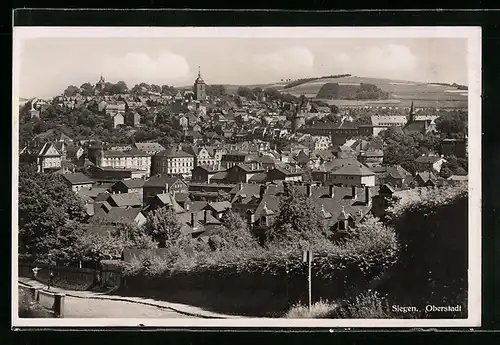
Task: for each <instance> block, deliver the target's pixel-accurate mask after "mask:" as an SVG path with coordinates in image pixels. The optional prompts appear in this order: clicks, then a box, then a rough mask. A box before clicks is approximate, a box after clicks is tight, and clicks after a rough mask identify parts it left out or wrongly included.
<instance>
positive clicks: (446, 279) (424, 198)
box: [379, 183, 469, 317]
mask: <svg viewBox="0 0 500 345" xmlns="http://www.w3.org/2000/svg"><path fill="white" fill-rule="evenodd" d="M388 213H389V224H390V226H392V227H394V228H395V229H396V232H397V235H398V239H399V241H400V243H401V253H400V259H399V261H398V263H397V264H396V265H395V266H394V267H392V268H391V270H390V271H388V276H387V278H386V279H385V280H384V281H383V282H382V283H381V285H380V287H379V290H380V291H381V292H383V293H386V294H387V295H388V296H390V298H391V303H393V304H399V305H415V306H420V307H421V308H423V307H424V306H425V305H428V304H434V305H450V306H454V305H457V304H461V305H466V295H467V286H468V282H467V270H468V255H469V254H468V231H469V229H468V223H469V222H468V214H469V212H468V187H467V184H466V183H463V184H458V185H455V186H446V187H441V188H418V189H413V190H409V191H408V192H406V193H401V195H400V196H399V197H398V199H397V200H395V201H394V202H393V205H392V206H391V207H390V208H389V210H388ZM443 248H446V255H443ZM396 287H397V288H396ZM426 317H429V315H427V316H426ZM447 317H448V316H447Z"/></svg>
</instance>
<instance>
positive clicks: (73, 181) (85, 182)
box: [62, 173, 94, 192]
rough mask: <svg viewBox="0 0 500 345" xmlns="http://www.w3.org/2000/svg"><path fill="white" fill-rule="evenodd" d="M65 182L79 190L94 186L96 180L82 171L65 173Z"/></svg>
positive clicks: (73, 189)
mask: <svg viewBox="0 0 500 345" xmlns="http://www.w3.org/2000/svg"><path fill="white" fill-rule="evenodd" d="M62 176H63V179H64V182H65V183H66V184H67V185H68V186H69V187H71V190H72V191H73V192H78V191H80V190H81V189H84V188H92V185H93V184H94V181H92V180H91V179H90V178H88V177H87V176H86V175H84V174H82V173H73V174H63V175H62Z"/></svg>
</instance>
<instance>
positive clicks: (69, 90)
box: [64, 85, 80, 97]
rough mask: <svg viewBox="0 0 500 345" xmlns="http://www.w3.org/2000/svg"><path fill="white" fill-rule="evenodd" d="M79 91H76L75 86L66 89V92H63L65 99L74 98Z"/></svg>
mask: <svg viewBox="0 0 500 345" xmlns="http://www.w3.org/2000/svg"><path fill="white" fill-rule="evenodd" d="M79 91H80V90H79V89H78V87H76V86H75V85H70V86H68V87H67V88H66V90H64V95H65V96H66V97H72V96H76V94H77V93H78V92H79Z"/></svg>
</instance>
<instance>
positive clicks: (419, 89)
mask: <svg viewBox="0 0 500 345" xmlns="http://www.w3.org/2000/svg"><path fill="white" fill-rule="evenodd" d="M328 83H338V84H339V85H340V86H344V87H345V88H349V86H359V85H360V84H361V83H365V84H373V85H376V86H378V87H379V88H380V89H381V90H382V91H384V92H387V93H389V98H388V99H387V100H377V101H361V100H345V99H344V100H326V99H322V100H325V101H327V102H328V103H329V104H335V105H338V106H358V105H380V106H401V107H409V106H410V104H411V102H412V101H414V102H415V103H416V105H417V107H435V108H467V105H468V101H467V100H468V97H467V94H468V93H467V90H463V89H462V88H461V87H457V86H455V85H454V84H451V85H449V84H445V83H442V84H436V83H421V82H412V81H404V80H395V79H384V78H367V77H357V76H350V77H342V78H325V79H315V80H311V81H308V82H306V83H304V84H301V85H297V86H294V87H290V88H285V86H286V85H287V84H288V83H287V82H277V83H274V84H259V85H257V84H256V85H245V86H248V87H250V88H253V87H261V88H266V87H272V88H276V89H278V90H279V91H280V92H282V93H290V94H292V95H294V96H297V97H298V96H300V95H305V96H307V97H309V98H316V97H317V95H318V92H319V90H320V89H321V88H322V87H323V85H325V84H328ZM225 86H226V89H227V91H228V92H229V93H236V90H237V89H238V87H239V86H241V85H225Z"/></svg>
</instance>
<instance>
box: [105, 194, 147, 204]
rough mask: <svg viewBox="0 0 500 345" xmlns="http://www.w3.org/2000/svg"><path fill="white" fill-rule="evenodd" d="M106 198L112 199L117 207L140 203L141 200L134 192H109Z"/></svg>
mask: <svg viewBox="0 0 500 345" xmlns="http://www.w3.org/2000/svg"><path fill="white" fill-rule="evenodd" d="M107 200H112V201H113V202H114V203H115V205H116V206H118V207H126V206H141V205H142V201H141V200H139V198H138V197H137V195H136V194H135V193H121V194H110V196H109V198H108V199H107ZM108 202H109V201H108Z"/></svg>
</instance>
